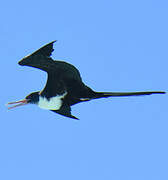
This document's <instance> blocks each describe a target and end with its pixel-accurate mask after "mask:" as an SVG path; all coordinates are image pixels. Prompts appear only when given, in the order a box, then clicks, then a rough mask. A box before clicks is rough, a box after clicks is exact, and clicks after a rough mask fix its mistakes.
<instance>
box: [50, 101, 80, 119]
mask: <svg viewBox="0 0 168 180" xmlns="http://www.w3.org/2000/svg"><path fill="white" fill-rule="evenodd" d="M51 111H53V112H56V113H58V114H61V115H63V116H66V117H69V118H72V119H76V120H79V119H78V118H77V117H75V116H73V115H72V114H71V107H70V106H68V105H66V104H63V105H62V107H61V109H59V110H51Z"/></svg>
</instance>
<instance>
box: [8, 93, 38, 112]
mask: <svg viewBox="0 0 168 180" xmlns="http://www.w3.org/2000/svg"><path fill="white" fill-rule="evenodd" d="M38 101H39V91H38V92H33V93H31V94H29V95H28V96H26V97H25V99H22V100H20V101H15V102H9V103H7V105H13V104H15V105H13V106H10V107H8V109H12V108H15V107H18V106H23V105H26V104H37V103H38Z"/></svg>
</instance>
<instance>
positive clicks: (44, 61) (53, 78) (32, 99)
mask: <svg viewBox="0 0 168 180" xmlns="http://www.w3.org/2000/svg"><path fill="white" fill-rule="evenodd" d="M54 42H56V41H52V42H51V43H49V44H47V45H45V46H43V47H41V48H40V49H38V50H37V51H35V52H33V53H32V54H30V55H28V56H25V57H24V58H23V59H22V60H20V61H19V62H18V64H19V65H21V66H31V67H34V68H38V69H41V70H43V71H45V72H47V74H48V79H47V83H46V85H45V87H44V89H43V90H42V91H37V92H33V93H31V94H29V95H28V96H26V98H25V99H23V100H20V101H16V102H10V103H8V105H11V104H16V105H14V106H11V107H8V109H11V108H14V107H18V106H21V105H25V104H36V105H38V106H39V107H40V108H43V109H48V110H51V111H53V112H56V113H58V114H61V115H63V116H66V117H70V118H73V119H78V118H77V117H75V116H73V115H72V114H71V106H72V105H74V104H77V103H80V102H84V101H90V100H93V99H97V98H107V97H112V96H141V95H151V94H164V93H165V92H163V91H147V92H146V91H145V92H95V91H94V90H92V89H91V88H89V87H88V86H86V85H85V84H84V83H83V82H82V78H81V76H80V73H79V71H78V69H76V68H75V67H74V66H73V65H71V64H69V63H67V62H64V61H58V60H53V59H52V58H51V54H52V52H53V51H54V49H53V44H54Z"/></svg>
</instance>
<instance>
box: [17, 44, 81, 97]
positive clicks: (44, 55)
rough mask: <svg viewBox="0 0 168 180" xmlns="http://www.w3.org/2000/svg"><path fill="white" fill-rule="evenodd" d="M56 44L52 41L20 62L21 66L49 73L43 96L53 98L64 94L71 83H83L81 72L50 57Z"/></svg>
mask: <svg viewBox="0 0 168 180" xmlns="http://www.w3.org/2000/svg"><path fill="white" fill-rule="evenodd" d="M54 42H55V41H52V42H51V43H49V44H47V45H45V46H43V47H42V48H40V49H38V50H37V51H35V52H34V53H32V54H31V55H29V56H26V57H24V58H23V59H22V60H21V61H19V65H21V66H30V67H34V68H38V69H41V70H43V71H46V72H47V74H48V80H47V83H46V86H45V88H44V89H43V91H42V92H41V94H42V95H46V94H50V95H51V97H53V96H56V95H57V94H58V95H60V94H62V93H64V92H65V91H66V89H67V86H71V82H75V81H76V82H80V83H81V82H82V79H81V76H80V73H79V71H78V70H77V69H76V68H75V67H74V66H73V65H71V64H69V63H66V62H63V61H54V60H53V59H52V58H51V57H50V55H51V53H52V51H53V50H54V49H53V43H54ZM69 82H70V83H69ZM68 83H69V84H68Z"/></svg>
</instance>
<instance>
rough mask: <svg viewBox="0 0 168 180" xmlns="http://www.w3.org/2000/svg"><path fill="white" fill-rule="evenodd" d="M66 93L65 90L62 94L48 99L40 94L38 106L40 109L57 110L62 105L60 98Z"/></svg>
mask: <svg viewBox="0 0 168 180" xmlns="http://www.w3.org/2000/svg"><path fill="white" fill-rule="evenodd" d="M66 95H67V92H65V93H64V94H62V95H57V96H55V97H51V98H50V99H47V98H45V97H42V96H40V97H39V102H38V106H39V107H40V108H42V109H49V110H59V109H60V108H61V106H62V99H63V98H64V97H65V96H66Z"/></svg>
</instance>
